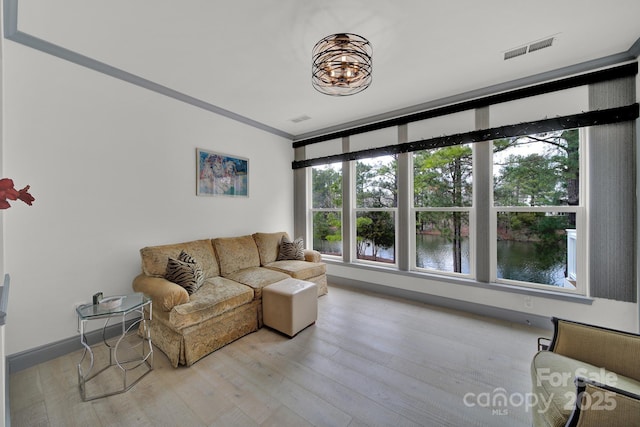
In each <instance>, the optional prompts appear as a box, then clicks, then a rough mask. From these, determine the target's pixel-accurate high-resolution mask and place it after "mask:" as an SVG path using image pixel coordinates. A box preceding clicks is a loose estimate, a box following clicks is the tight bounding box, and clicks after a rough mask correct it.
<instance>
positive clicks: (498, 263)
mask: <svg viewBox="0 0 640 427" xmlns="http://www.w3.org/2000/svg"><path fill="white" fill-rule="evenodd" d="M584 135H586V131H583V130H577V129H573V130H560V131H553V132H547V133H541V134H531V135H525V136H519V137H514V138H506V139H500V140H494V141H490V142H485V143H482V144H483V145H478V146H474V145H473V144H472V143H468V144H461V145H454V146H449V147H443V148H433V149H427V150H420V151H414V152H412V153H411V154H410V155H409V159H410V160H409V162H407V163H402V165H403V166H402V167H405V166H404V165H407V166H406V167H408V170H409V171H410V172H409V173H408V171H407V170H402V171H399V162H398V156H399V155H396V154H393V155H388V154H387V155H382V156H379V157H372V158H365V159H360V160H356V161H351V162H350V163H349V170H350V174H352V175H349V177H352V179H350V180H349V182H351V183H352V184H351V185H352V188H351V190H350V191H349V192H348V194H349V195H352V196H348V195H342V193H341V191H342V163H340V164H333V165H325V166H314V167H313V168H312V172H313V174H312V199H313V202H312V203H313V207H312V209H311V213H312V224H313V225H312V227H313V247H314V249H317V250H319V251H320V252H322V253H323V254H325V255H330V256H336V257H340V256H342V255H343V253H344V251H349V252H348V253H349V255H350V259H353V260H354V262H358V263H368V264H374V265H379V266H387V267H392V268H398V267H399V266H400V265H405V266H406V267H405V268H408V269H409V270H410V271H415V272H419V273H430V274H438V275H447V276H455V277H463V278H470V279H477V277H476V273H478V274H479V272H480V271H482V275H483V279H484V280H489V281H490V282H494V283H504V284H509V285H516V286H526V287H533V288H536V287H537V288H544V289H550V288H552V287H553V288H554V289H556V290H562V291H564V292H578V293H580V292H584V290H585V285H584V279H582V278H584V277H586V274H585V268H586V263H585V261H584V260H585V256H586V249H584V247H585V245H584V244H581V239H583V238H584V237H583V236H585V235H586V232H585V229H586V221H585V219H584V216H585V215H584V197H583V196H582V192H583V190H582V187H583V185H582V184H581V179H583V175H586V172H585V171H584V170H583V169H584V168H583V167H582V164H583V162H584V160H583V158H582V157H583V156H581V152H582V150H583V148H582V145H583V143H584ZM474 147H475V148H479V147H483V148H482V150H481V151H478V150H476V149H475V148H474ZM479 153H483V154H482V155H478V154H479ZM480 159H484V160H480ZM399 172H402V173H407V176H408V177H409V178H410V179H409V184H408V185H407V187H410V188H399V179H398V178H399V176H400V174H399ZM475 177H482V179H483V181H481V182H480V181H478V180H480V179H481V178H477V179H476V178H475ZM479 185H482V186H483V187H482V191H479V187H477V186H479ZM403 192H404V193H403ZM475 193H478V194H486V195H487V196H486V198H484V199H483V200H482V201H476V202H475V203H477V205H475V204H474V194H475ZM401 194H402V195H403V196H406V198H407V200H411V202H410V205H409V206H406V207H405V206H403V207H402V208H403V212H407V214H408V215H407V221H406V222H405V223H403V224H402V225H401V228H399V227H400V224H399V216H398V212H399V211H398V209H399V206H398V200H399V196H400V195H401ZM343 197H344V199H343ZM348 197H352V199H348ZM343 203H348V205H349V206H352V208H351V213H352V214H351V216H350V217H349V218H348V220H349V221H348V224H349V225H348V226H349V230H350V233H349V235H350V240H351V241H350V242H344V241H343V238H342V227H343V225H345V221H343V218H342V213H343ZM478 221H482V223H481V224H480V225H478ZM345 226H346V225H345ZM399 230H402V231H401V233H402V234H399V233H400V232H399ZM398 242H411V244H410V245H407V246H406V249H407V251H408V256H409V259H403V260H402V263H401V262H400V260H398V252H397V248H398ZM476 244H478V245H479V248H483V247H484V248H486V255H485V254H484V253H483V254H482V256H481V255H479V254H476V253H474V251H475V250H476V247H475V246H474V245H476ZM480 250H483V249H480ZM477 259H480V260H482V261H476V260H477ZM475 262H487V263H488V265H483V266H482V268H480V266H478V265H475V264H474V263H475ZM581 280H582V282H583V284H581Z"/></svg>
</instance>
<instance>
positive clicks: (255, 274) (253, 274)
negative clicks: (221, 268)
mask: <svg viewBox="0 0 640 427" xmlns="http://www.w3.org/2000/svg"><path fill="white" fill-rule="evenodd" d="M289 277H290V276H289V275H288V274H285V273H281V272H279V271H275V270H271V269H269V268H264V267H251V268H245V269H243V270H238V271H236V272H234V273H232V274H231V275H229V276H228V278H229V279H231V280H235V281H236V282H239V283H242V284H244V285H247V286H251V287H252V288H253V290H254V292H255V298H256V299H261V298H262V288H264V287H265V286H269V285H270V284H272V283H276V282H279V281H280V280H284V279H288V278H289Z"/></svg>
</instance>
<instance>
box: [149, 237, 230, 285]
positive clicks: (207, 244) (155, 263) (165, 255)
mask: <svg viewBox="0 0 640 427" xmlns="http://www.w3.org/2000/svg"><path fill="white" fill-rule="evenodd" d="M182 251H185V252H186V253H188V254H189V255H191V256H192V257H193V258H194V259H195V260H196V261H197V262H198V263H199V264H200V266H202V271H203V272H204V277H205V279H210V278H212V277H216V276H219V275H220V271H219V269H218V260H217V259H216V256H215V253H214V252H213V246H211V240H209V239H206V240H194V241H191V242H184V243H175V244H171V245H162V246H148V247H146V248H142V249H140V256H141V258H142V272H143V273H144V274H146V275H147V276H151V277H164V275H165V272H166V270H167V261H168V260H169V257H172V258H178V256H179V255H180V252H182Z"/></svg>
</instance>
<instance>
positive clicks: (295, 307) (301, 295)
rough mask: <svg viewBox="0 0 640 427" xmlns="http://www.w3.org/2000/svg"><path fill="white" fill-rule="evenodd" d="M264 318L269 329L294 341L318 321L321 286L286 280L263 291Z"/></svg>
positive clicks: (302, 281)
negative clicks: (295, 337) (299, 334)
mask: <svg viewBox="0 0 640 427" xmlns="http://www.w3.org/2000/svg"><path fill="white" fill-rule="evenodd" d="M262 316H263V321H264V324H265V325H266V326H269V327H271V328H273V329H275V330H277V331H280V332H282V333H283V334H286V335H288V336H290V337H293V336H294V335H295V334H297V333H298V332H300V331H301V330H303V329H304V328H306V327H307V326H309V325H311V324H312V323H314V322H315V321H316V319H317V317H318V287H317V285H316V284H315V283H312V282H306V281H304V280H298V279H284V280H281V281H279V282H276V283H274V284H272V285H269V286H267V287H265V288H263V289H262Z"/></svg>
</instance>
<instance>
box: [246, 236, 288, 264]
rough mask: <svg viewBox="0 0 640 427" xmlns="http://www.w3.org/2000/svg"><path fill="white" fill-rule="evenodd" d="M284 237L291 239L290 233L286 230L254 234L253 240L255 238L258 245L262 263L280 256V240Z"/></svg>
mask: <svg viewBox="0 0 640 427" xmlns="http://www.w3.org/2000/svg"><path fill="white" fill-rule="evenodd" d="M283 237H286V238H287V240H288V239H289V235H288V234H287V233H286V232H284V231H280V232H278V233H254V234H253V240H255V242H256V246H258V253H259V254H260V265H263V266H264V265H267V264H269V263H270V262H273V261H275V260H276V259H277V258H278V253H279V251H280V241H281V240H282V238H283Z"/></svg>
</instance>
